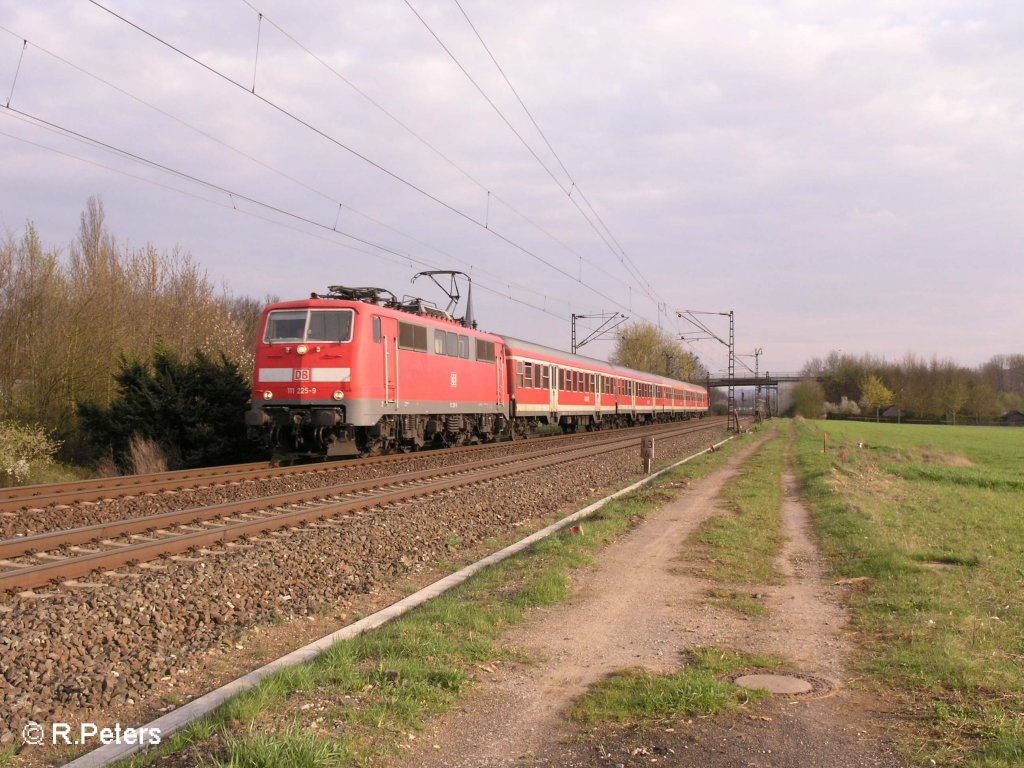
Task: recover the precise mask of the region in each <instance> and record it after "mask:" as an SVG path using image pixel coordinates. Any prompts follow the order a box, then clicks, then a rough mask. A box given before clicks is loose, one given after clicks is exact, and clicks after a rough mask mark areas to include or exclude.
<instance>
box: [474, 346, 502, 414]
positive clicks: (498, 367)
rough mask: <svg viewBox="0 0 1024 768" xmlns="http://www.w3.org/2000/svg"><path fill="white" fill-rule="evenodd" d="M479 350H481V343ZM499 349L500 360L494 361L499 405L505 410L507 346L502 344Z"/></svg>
mask: <svg viewBox="0 0 1024 768" xmlns="http://www.w3.org/2000/svg"><path fill="white" fill-rule="evenodd" d="M477 349H479V342H478V346H477ZM499 349H500V352H499V353H498V359H497V360H495V361H494V375H495V376H497V377H498V384H497V389H496V391H497V393H498V402H497V405H499V406H501V407H503V408H504V406H505V403H506V402H507V401H508V393H507V392H506V391H505V389H506V387H505V385H506V383H507V381H506V377H507V376H508V371H507V370H506V368H505V345H504V344H502V345H501V346H500V347H499Z"/></svg>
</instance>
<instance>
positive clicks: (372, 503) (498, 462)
mask: <svg viewBox="0 0 1024 768" xmlns="http://www.w3.org/2000/svg"><path fill="white" fill-rule="evenodd" d="M712 426H713V424H712V423H701V424H698V425H689V426H686V427H679V428H676V429H672V428H670V429H668V430H666V431H665V432H662V433H661V434H662V436H663V437H676V436H681V435H685V434H689V433H692V432H697V431H702V430H703V429H706V428H708V427H712ZM666 433H667V434H666ZM634 439H635V438H633V437H623V436H620V435H615V436H614V437H612V438H611V439H609V440H607V441H602V443H601V444H600V445H596V446H595V445H585V446H580V447H578V448H573V449H569V450H565V449H563V448H546V449H545V450H543V451H540V452H538V453H532V454H528V455H526V456H522V455H520V456H513V457H508V456H506V457H501V458H500V459H491V460H485V461H482V462H472V463H469V464H464V465H458V467H460V468H461V471H460V472H458V474H454V473H455V472H456V468H455V467H451V468H446V469H443V470H440V471H438V470H425V471H423V472H416V473H408V474H407V475H405V476H403V475H398V476H394V477H390V478H384V479H378V480H376V481H364V482H363V483H360V484H355V485H364V486H371V487H372V485H373V484H374V483H375V484H376V485H377V486H378V487H382V488H384V489H386V488H389V487H393V486H395V485H396V484H397V483H403V484H404V485H405V487H399V488H395V489H394V490H385V491H384V492H383V493H376V494H371V495H368V496H365V497H363V498H359V499H351V500H347V501H342V502H335V503H325V504H319V505H318V506H316V507H313V508H306V509H299V510H294V511H282V512H280V513H279V514H277V515H274V516H271V517H263V518H260V519H257V520H245V521H242V522H236V523H228V522H226V523H225V524H224V525H222V526H219V527H217V528H211V529H209V530H204V531H196V532H189V533H185V534H180V535H175V536H171V537H165V538H161V539H157V540H155V541H145V542H139V543H137V544H127V545H123V546H118V547H117V548H115V549H112V550H104V551H99V552H90V553H86V554H81V555H77V556H73V557H67V558H62V559H60V560H53V561H49V562H46V563H41V564H37V565H29V566H24V567H19V568H15V569H12V570H8V571H4V572H0V591H4V590H16V589H30V588H32V587H37V586H41V585H43V584H46V583H49V582H51V581H54V580H57V579H73V578H76V577H78V576H83V575H85V574H88V573H90V572H92V571H94V570H97V569H99V568H116V567H118V566H121V565H126V564H128V563H132V562H142V561H145V560H151V559H154V558H156V557H160V556H162V555H174V554H180V553H182V552H186V551H188V550H190V549H193V548H195V547H202V546H209V545H213V544H225V543H227V542H230V541H234V540H236V539H239V538H243V537H247V536H253V535H259V534H263V533H267V532H270V531H274V530H279V529H281V528H286V527H294V526H297V525H301V524H303V523H308V522H312V521H315V520H319V519H323V518H325V517H337V516H340V515H347V514H351V513H353V512H355V511H358V510H362V509H366V508H369V507H377V506H381V505H385V504H392V503H395V502H399V501H406V500H408V499H412V498H418V497H421V496H427V495H431V494H434V493H437V492H440V491H444V490H451V489H454V488H460V487H463V486H467V485H472V484H475V483H480V482H485V481H487V480H494V479H499V478H504V477H510V476H513V475H517V474H522V473H524V472H529V471H533V470H536V469H542V468H546V467H551V466H556V465H558V464H563V463H568V462H573V461H579V460H582V459H585V458H589V457H591V456H596V455H600V454H603V453H610V452H612V451H617V450H621V449H623V448H625V447H628V446H629V445H632V444H633V440H634ZM438 475H442V478H441V479H437V480H434V481H429V478H430V477H437V476H438ZM414 477H415V478H416V481H417V482H420V483H421V484H419V485H410V483H412V482H413V478H414ZM423 481H426V482H423ZM342 487H346V486H342ZM347 487H352V486H347ZM349 492H351V491H349ZM323 495H327V494H325V489H316V490H315V491H312V492H311V491H305V492H295V493H292V494H281V495H279V496H273V497H267V498H264V499H258V500H251V501H249V502H248V506H249V510H250V511H251V510H252V507H253V504H255V505H256V508H257V509H264V508H266V507H270V506H274V505H275V501H276V503H278V504H279V503H281V501H280V500H281V499H282V498H284V497H299V498H298V499H296V500H294V501H291V502H288V503H305V504H308V503H311V502H310V497H311V496H313V497H317V496H320V497H322V496H323ZM329 495H338V494H336V493H331V494H329ZM303 496H304V498H303ZM256 502H258V503H256ZM229 506H237V505H236V504H234V503H233V504H230V505H216V506H215V507H211V508H207V511H211V510H216V511H212V512H211V517H214V516H218V514H220V515H221V516H222V515H223V511H224V508H226V507H229ZM196 511H200V512H202V511H203V510H196ZM168 514H177V513H164V514H161V515H153V516H149V517H147V518H142V519H140V520H138V521H134V522H135V523H137V524H144V525H146V526H148V527H147V528H145V529H144V530H152V529H153V520H154V519H157V518H164V517H166V516H167V515H168ZM132 522H133V521H125V523H126V524H127V523H132ZM192 522H195V518H193V520H192ZM101 527H103V524H100V525H99V526H86V527H85V528H82V529H76V530H77V531H79V532H81V535H85V533H84V532H85V531H88V530H89V529H96V528H101ZM62 533H65V534H66V533H69V532H54V533H53V534H41V535H40V536H59V535H60V534H62ZM19 538H21V539H27V538H28V537H19ZM33 538H36V539H37V540H38V539H39V537H33ZM95 538H96V536H95V535H93V536H92V538H91V539H87V540H95ZM17 541H18V539H13V540H7V541H5V542H3V544H5V545H6V544H8V543H9V542H17ZM67 543H68V542H67V541H65V542H64V544H67Z"/></svg>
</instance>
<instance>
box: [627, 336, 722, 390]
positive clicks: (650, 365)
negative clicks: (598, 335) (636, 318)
mask: <svg viewBox="0 0 1024 768" xmlns="http://www.w3.org/2000/svg"><path fill="white" fill-rule="evenodd" d="M610 361H611V362H612V363H614V364H615V365H622V366H625V367H626V368H633V369H635V370H637V371H647V372H648V373H653V374H656V375H658V376H668V377H669V378H672V379H679V380H681V381H692V382H694V383H699V382H700V381H701V380H702V379H704V378H705V376H706V375H707V372H706V371H705V370H704V367H703V366H702V365H701V364H700V362H699V361H698V360H697V358H696V357H695V356H694V355H693V354H691V353H690V352H687V351H686V350H685V349H684V348H683V345H682V344H680V343H679V342H678V341H676V340H675V339H674V338H673V337H672V336H671V334H669V333H667V332H666V331H663V330H662V329H660V328H658V327H657V326H654V325H651V324H650V323H630V324H629V325H627V326H626V327H625V328H624V329H623V331H622V333H621V334H619V339H618V342H617V343H616V345H615V350H614V351H613V352H612V354H611V357H610Z"/></svg>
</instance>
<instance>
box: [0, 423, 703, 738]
mask: <svg viewBox="0 0 1024 768" xmlns="http://www.w3.org/2000/svg"><path fill="white" fill-rule="evenodd" d="M697 426H698V428H699V430H700V431H693V432H689V433H687V434H683V435H680V436H676V437H671V438H669V437H662V438H660V439H659V440H658V455H659V457H662V458H665V459H668V458H670V457H672V456H676V455H680V454H682V453H683V452H684V451H692V449H693V448H694V447H697V446H703V445H706V444H707V442H708V441H709V435H710V434H717V433H718V432H719V431H720V430H721V425H720V424H718V423H716V422H708V421H705V422H704V423H703V424H700V425H697ZM616 437H618V435H616ZM632 438H633V439H630V440H629V441H628V442H626V443H625V445H626V447H620V448H618V449H617V450H614V451H610V452H605V453H602V454H594V455H589V456H586V457H584V458H581V459H579V460H578V461H577V462H576V463H574V464H573V465H572V471H571V472H567V471H566V470H565V468H564V466H563V467H558V466H555V467H548V468H546V469H538V470H536V471H533V472H530V473H521V474H518V475H516V476H514V477H511V478H506V479H504V480H500V481H495V480H488V481H482V482H481V481H478V483H479V484H478V485H476V486H474V487H466V488H457V489H449V490H445V491H442V492H440V493H436V494H434V495H433V496H430V497H428V498H425V499H420V500H414V501H404V502H397V503H391V504H388V505H387V506H385V507H382V508H379V509H374V510H372V511H366V510H363V511H354V512H352V514H350V515H349V516H348V517H347V518H346V519H345V524H344V525H335V524H331V523H314V524H311V525H308V526H305V527H302V528H297V529H294V530H288V531H287V532H284V531H280V532H278V535H275V534H270V535H266V536H262V537H260V541H258V542H245V543H238V544H237V545H236V546H234V547H218V548H216V549H208V550H200V552H199V553H198V554H197V555H195V556H192V557H187V558H181V559H178V560H173V561H167V560H165V561H163V562H160V563H153V564H148V565H149V567H139V568H130V569H125V570H122V571H120V572H116V573H105V574H101V575H95V576H91V577H89V578H90V582H89V583H86V584H80V585H78V586H71V587H68V588H63V589H57V590H53V591H50V592H44V593H32V594H21V595H9V596H7V597H6V598H3V599H2V601H0V621H2V622H3V624H4V625H5V629H7V628H9V631H5V632H4V633H3V635H2V636H0V709H2V710H3V711H5V712H7V713H9V714H8V716H7V717H8V719H7V721H6V722H4V723H2V724H0V740H2V739H6V740H7V741H10V740H11V739H12V738H13V736H14V734H15V733H16V732H17V731H18V730H20V728H21V726H22V724H23V723H24V721H25V720H27V719H29V718H34V719H36V720H49V721H53V720H55V719H59V720H61V721H66V722H83V721H90V722H114V721H115V719H116V720H118V721H120V722H131V721H136V720H139V719H142V718H146V717H149V716H151V715H153V714H155V713H156V712H158V711H159V710H160V709H161V707H162V705H164V704H165V702H163V701H160V699H159V697H158V695H157V694H156V693H155V692H156V691H157V690H159V691H163V692H166V690H167V687H168V686H171V685H173V686H175V690H176V691H184V692H186V693H188V692H191V693H198V692H200V690H198V689H196V686H204V687H205V686H208V685H209V684H210V683H211V682H215V681H211V680H209V679H207V678H209V676H210V674H209V670H205V671H204V667H203V659H204V657H205V656H207V655H208V654H209V653H210V652H211V651H215V650H217V649H223V648H224V646H225V644H228V643H234V642H235V641H236V640H237V638H238V637H239V636H240V634H241V633H242V632H244V631H245V630H246V629H250V628H252V627H255V626H258V625H261V624H262V625H266V624H268V623H273V622H280V621H283V620H287V619H288V618H290V617H294V616H308V615H310V614H312V613H316V612H334V613H342V612H344V611H345V610H347V609H348V606H349V605H350V604H351V601H352V600H353V599H354V598H355V597H356V596H358V595H360V594H364V593H367V592H370V591H373V590H375V589H376V588H377V587H378V586H379V584H380V583H381V582H382V581H384V580H387V579H390V578H391V577H393V576H395V575H398V574H402V573H405V572H408V571H409V570H411V569H415V568H418V567H422V566H423V565H424V564H428V563H435V562H437V561H438V560H440V559H442V558H446V557H448V556H449V555H450V553H451V552H453V551H457V550H458V549H460V548H462V547H464V546H469V545H472V544H475V543H477V542H480V541H483V540H485V539H487V538H489V537H493V536H501V535H507V534H508V533H509V532H510V531H512V530H513V529H515V528H518V527H520V526H524V525H526V524H527V523H530V522H537V521H538V520H539V519H542V518H549V517H550V515H551V514H552V512H553V511H555V510H558V509H559V508H561V507H565V506H568V505H578V504H579V502H580V501H582V500H584V499H586V498H588V497H590V496H592V495H593V493H594V492H595V490H596V489H597V488H601V487H604V486H607V485H609V484H616V483H620V482H623V481H625V480H627V479H628V478H630V477H633V476H635V474H636V471H635V470H636V469H637V468H638V464H639V462H638V461H637V450H636V441H635V433H632ZM536 444H537V443H533V445H536ZM548 445H549V443H548V441H545V442H544V443H542V444H541V447H544V448H547V447H548ZM519 450H521V449H519ZM440 456H441V454H440V453H439V454H438V457H440ZM430 460H436V459H434V458H433V455H431V456H430ZM449 461H450V459H449ZM157 498H159V497H157ZM378 503H379V502H378ZM200 675H202V676H204V679H203V680H202V682H195V683H193V682H192V681H193V680H196V679H197V678H198V677H199V676H200ZM176 695H177V694H176Z"/></svg>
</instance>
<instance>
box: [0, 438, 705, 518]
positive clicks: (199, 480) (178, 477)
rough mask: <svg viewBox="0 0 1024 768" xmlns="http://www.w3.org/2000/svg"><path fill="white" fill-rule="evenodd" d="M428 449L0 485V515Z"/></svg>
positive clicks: (397, 457) (461, 450)
mask: <svg viewBox="0 0 1024 768" xmlns="http://www.w3.org/2000/svg"><path fill="white" fill-rule="evenodd" d="M701 423H703V424H704V425H710V424H713V423H716V422H715V420H714V419H704V420H703V421H702V422H701ZM650 429H652V427H649V426H646V427H631V428H628V429H622V430H616V432H615V434H622V435H626V434H637V433H643V432H644V430H650ZM583 437H584V436H583V435H580V434H572V435H558V436H553V437H546V438H543V440H544V442H545V443H547V442H554V443H556V444H564V443H571V442H578V441H580V439H581V438H583ZM534 442H535V441H520V442H516V443H508V442H505V443H486V444H483V445H469V446H460V447H457V448H449V449H446V450H445V451H443V452H441V451H438V452H437V454H438V455H459V454H474V453H480V452H488V451H493V450H494V449H495V448H496V447H502V446H505V447H507V446H509V445H529V444H532V443H534ZM434 453H435V452H433V451H420V452H415V453H404V454H391V455H386V456H373V457H368V458H363V459H350V460H345V461H332V462H316V463H310V464H300V465H295V466H288V467H283V466H274V465H272V464H271V463H270V462H266V461H264V462H255V463H249V464H232V465H229V466H223V467H206V468H202V469H187V470H177V471H173V472H159V473H151V474H142V475H126V476H122V477H108V478H95V479H91V480H76V481H71V482H67V483H47V484H45V485H29V486H21V487H17V488H10V489H4V491H3V492H0V513H14V512H19V511H23V510H27V509H38V508H45V507H48V506H53V505H55V504H62V505H71V504H77V503H82V502H96V501H107V500H110V499H116V498H122V497H125V496H140V495H145V494H159V493H166V492H168V491H183V490H195V489H199V488H209V487H212V486H216V485H223V484H225V483H238V482H242V481H245V480H265V479H270V478H278V477H288V476H293V475H308V474H312V473H316V472H324V471H326V470H334V469H344V468H349V467H363V466H368V465H374V464H393V463H394V464H401V463H402V462H408V461H412V460H414V459H418V458H422V457H424V456H431V455H433V454H434Z"/></svg>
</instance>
